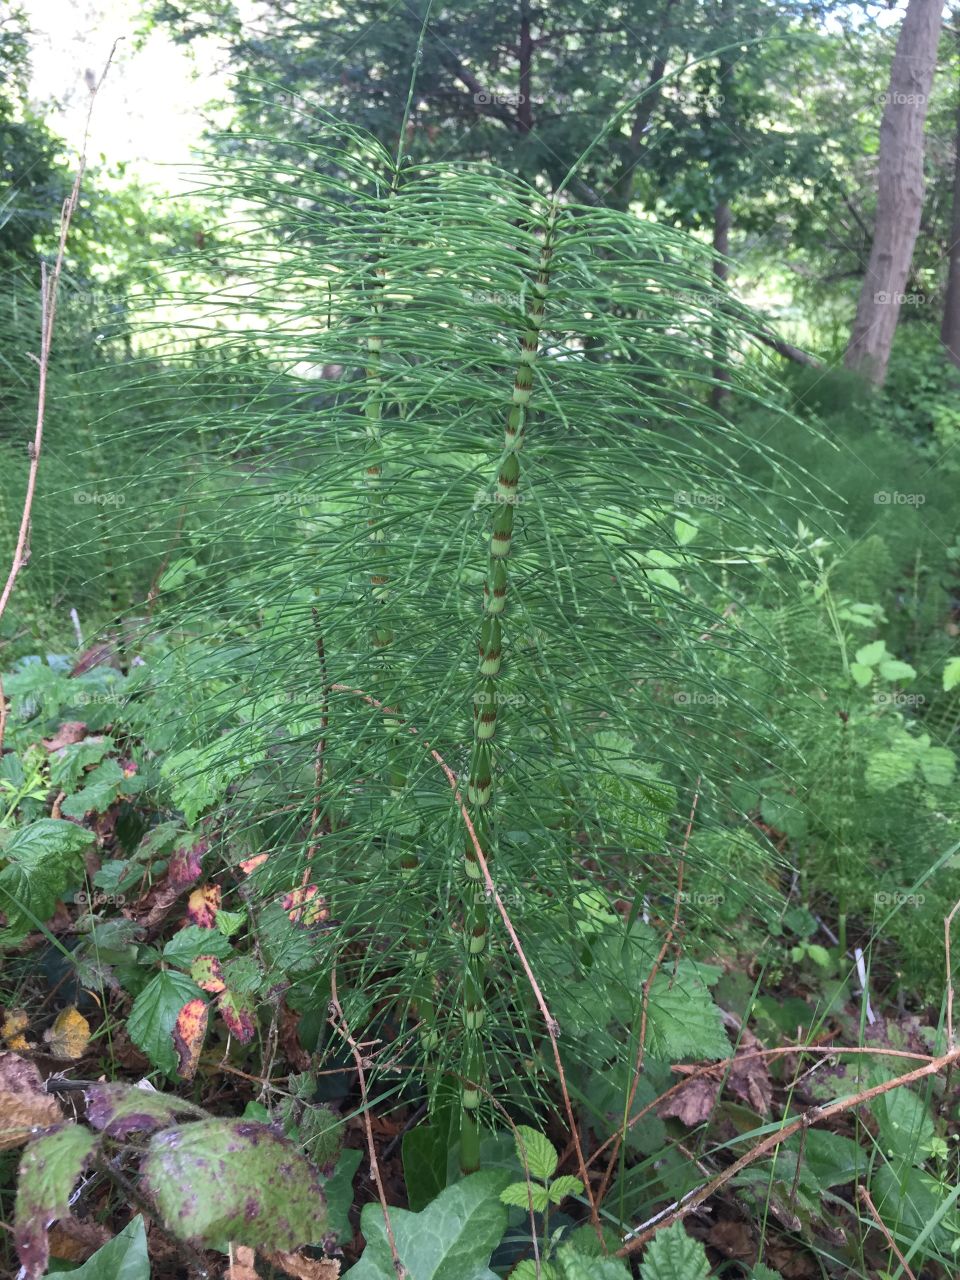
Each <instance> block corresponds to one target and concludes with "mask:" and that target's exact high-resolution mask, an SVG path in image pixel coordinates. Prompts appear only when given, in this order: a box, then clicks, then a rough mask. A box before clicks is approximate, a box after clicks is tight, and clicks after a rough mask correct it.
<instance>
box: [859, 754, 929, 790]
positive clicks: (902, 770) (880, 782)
mask: <svg viewBox="0 0 960 1280" xmlns="http://www.w3.org/2000/svg"><path fill="white" fill-rule="evenodd" d="M915 768H916V761H915V759H914V757H913V756H912V755H909V754H907V753H906V752H904V751H886V750H885V751H874V752H873V754H872V755H870V756H868V757H867V767H866V771H865V774H864V777H865V780H866V784H867V788H868V789H869V790H870V791H880V792H884V791H892V790H893V788H894V787H902V786H903V784H904V783H905V782H911V781H912V780H913V776H914V770H915Z"/></svg>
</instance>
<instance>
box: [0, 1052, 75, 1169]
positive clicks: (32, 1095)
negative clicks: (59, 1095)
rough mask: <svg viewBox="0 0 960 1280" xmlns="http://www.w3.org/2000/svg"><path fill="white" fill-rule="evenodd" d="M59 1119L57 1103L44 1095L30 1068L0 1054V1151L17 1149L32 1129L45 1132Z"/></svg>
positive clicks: (40, 1081)
mask: <svg viewBox="0 0 960 1280" xmlns="http://www.w3.org/2000/svg"><path fill="white" fill-rule="evenodd" d="M62 1119H63V1109H62V1108H61V1106H60V1103H59V1102H58V1101H57V1099H56V1098H54V1097H53V1096H52V1095H51V1094H49V1093H44V1090H43V1079H42V1078H41V1075H40V1072H39V1071H38V1070H37V1068H36V1067H35V1066H34V1064H33V1063H32V1062H28V1061H27V1059H26V1058H21V1057H19V1055H17V1054H15V1053H0V1150H6V1149H7V1148H9V1147H18V1146H20V1145H21V1143H24V1142H26V1141H27V1139H28V1138H29V1137H31V1135H32V1132H33V1130H34V1129H46V1128H49V1126H51V1125H55V1124H59V1123H60V1121H61V1120H62Z"/></svg>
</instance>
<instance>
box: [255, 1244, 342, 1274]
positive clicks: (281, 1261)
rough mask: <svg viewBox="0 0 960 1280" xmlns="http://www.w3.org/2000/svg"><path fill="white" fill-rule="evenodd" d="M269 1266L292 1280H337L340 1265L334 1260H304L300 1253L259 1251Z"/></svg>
mask: <svg viewBox="0 0 960 1280" xmlns="http://www.w3.org/2000/svg"><path fill="white" fill-rule="evenodd" d="M260 1253H261V1256H262V1257H264V1258H266V1260H267V1262H269V1263H270V1265H271V1266H274V1267H279V1268H280V1269H281V1271H285V1272H286V1273H287V1275H288V1276H293V1277H294V1280H337V1277H338V1276H339V1275H340V1263H339V1262H338V1261H337V1260H336V1258H305V1257H304V1256H303V1254H302V1253H282V1252H280V1251H277V1252H273V1251H271V1252H269V1253H268V1252H267V1251H266V1250H265V1249H261V1250H260Z"/></svg>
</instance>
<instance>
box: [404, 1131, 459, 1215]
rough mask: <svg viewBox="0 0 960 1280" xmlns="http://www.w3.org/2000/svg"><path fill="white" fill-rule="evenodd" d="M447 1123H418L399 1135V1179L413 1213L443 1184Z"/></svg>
mask: <svg viewBox="0 0 960 1280" xmlns="http://www.w3.org/2000/svg"><path fill="white" fill-rule="evenodd" d="M450 1146H451V1136H450V1126H449V1124H446V1125H444V1124H439V1123H438V1124H418V1125H417V1126H416V1127H415V1128H413V1129H410V1130H409V1131H408V1132H407V1133H405V1134H404V1135H403V1144H402V1147H401V1154H402V1157H403V1179H404V1185H405V1186H406V1189H407V1202H408V1203H409V1205H410V1208H411V1209H412V1210H414V1212H418V1211H419V1210H420V1209H424V1208H426V1206H427V1205H428V1204H429V1203H430V1201H431V1200H433V1199H434V1197H435V1196H438V1195H439V1194H440V1192H441V1191H442V1190H443V1189H444V1187H445V1186H446V1185H447V1157H448V1155H449V1152H450Z"/></svg>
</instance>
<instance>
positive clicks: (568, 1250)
mask: <svg viewBox="0 0 960 1280" xmlns="http://www.w3.org/2000/svg"><path fill="white" fill-rule="evenodd" d="M556 1269H557V1271H558V1273H559V1275H560V1278H561V1280H629V1277H630V1266H629V1264H628V1263H626V1262H625V1261H624V1260H623V1259H622V1258H603V1257H600V1256H599V1255H597V1256H594V1257H591V1258H588V1257H587V1256H586V1255H585V1254H584V1253H583V1252H582V1251H581V1250H579V1249H576V1248H574V1246H573V1245H572V1244H565V1245H563V1247H562V1248H561V1249H560V1250H559V1251H558V1253H557V1257H556Z"/></svg>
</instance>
